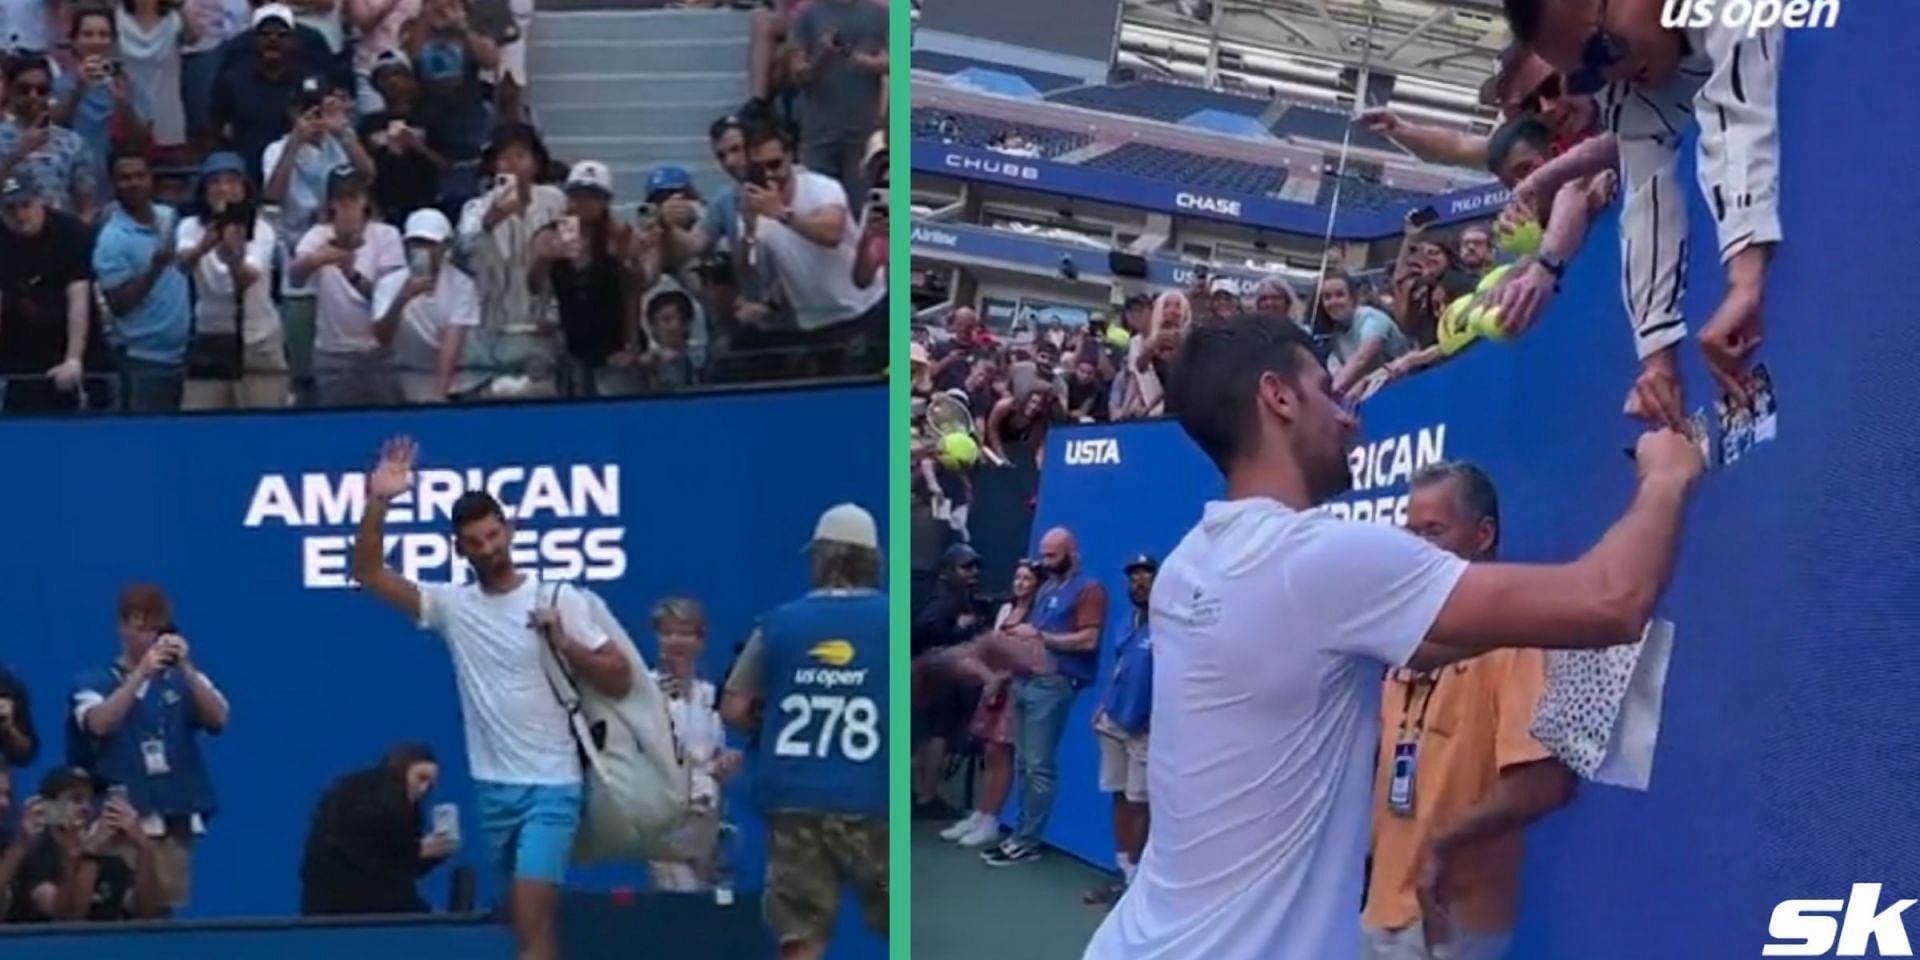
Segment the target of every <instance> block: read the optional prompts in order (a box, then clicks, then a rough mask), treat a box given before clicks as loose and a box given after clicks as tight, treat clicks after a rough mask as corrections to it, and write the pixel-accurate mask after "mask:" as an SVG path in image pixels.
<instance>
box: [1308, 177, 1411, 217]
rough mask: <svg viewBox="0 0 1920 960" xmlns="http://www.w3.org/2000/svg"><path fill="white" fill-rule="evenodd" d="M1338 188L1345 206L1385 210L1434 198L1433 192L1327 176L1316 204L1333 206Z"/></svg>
mask: <svg viewBox="0 0 1920 960" xmlns="http://www.w3.org/2000/svg"><path fill="white" fill-rule="evenodd" d="M1336 188H1337V189H1338V190H1339V191H1340V205H1341V206H1343V207H1367V208H1371V209H1375V210H1384V209H1386V208H1388V207H1397V206H1404V205H1406V204H1409V203H1419V202H1420V201H1422V200H1430V199H1432V195H1431V194H1425V193H1420V192H1417V191H1414V190H1401V189H1398V188H1396V187H1387V186H1382V185H1380V184H1377V183H1373V182H1370V181H1367V180H1361V179H1358V178H1355V177H1327V178H1325V179H1323V180H1321V181H1320V195H1319V196H1317V197H1315V198H1314V201H1313V202H1314V204H1315V205H1316V206H1322V207H1327V206H1332V205H1333V194H1334V190H1335V189H1336Z"/></svg>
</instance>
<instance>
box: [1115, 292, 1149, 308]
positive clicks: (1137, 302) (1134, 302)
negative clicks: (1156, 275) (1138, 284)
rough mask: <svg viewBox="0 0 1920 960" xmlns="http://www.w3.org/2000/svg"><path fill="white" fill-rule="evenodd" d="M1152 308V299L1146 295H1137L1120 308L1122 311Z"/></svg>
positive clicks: (1128, 299) (1129, 298)
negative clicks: (1135, 308)
mask: <svg viewBox="0 0 1920 960" xmlns="http://www.w3.org/2000/svg"><path fill="white" fill-rule="evenodd" d="M1151 306H1153V298H1152V297H1149V296H1147V295H1146V294H1144V293H1136V294H1134V295H1133V296H1131V297H1128V298H1127V302H1126V303H1125V304H1123V305H1122V306H1121V307H1120V309H1122V310H1132V309H1133V308H1134V307H1151Z"/></svg>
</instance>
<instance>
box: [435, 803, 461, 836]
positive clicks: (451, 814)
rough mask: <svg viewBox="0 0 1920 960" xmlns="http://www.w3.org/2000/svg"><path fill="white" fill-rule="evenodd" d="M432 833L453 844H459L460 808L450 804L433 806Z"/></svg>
mask: <svg viewBox="0 0 1920 960" xmlns="http://www.w3.org/2000/svg"><path fill="white" fill-rule="evenodd" d="M433 832H434V833H435V834H436V835H438V836H443V837H446V838H447V839H449V840H452V841H454V842H455V843H458V842H460V807H459V805H457V804H452V803H436V804H434V805H433Z"/></svg>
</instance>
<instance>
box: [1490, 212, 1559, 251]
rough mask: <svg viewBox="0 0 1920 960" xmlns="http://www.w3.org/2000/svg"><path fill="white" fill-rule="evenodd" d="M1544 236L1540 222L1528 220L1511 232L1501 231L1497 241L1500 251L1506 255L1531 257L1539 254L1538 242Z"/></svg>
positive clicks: (1544, 232) (1545, 233) (1544, 231)
mask: <svg viewBox="0 0 1920 960" xmlns="http://www.w3.org/2000/svg"><path fill="white" fill-rule="evenodd" d="M1546 235H1547V232H1546V230H1544V229H1542V228H1541V226H1540V221H1538V220H1528V221H1527V222H1525V223H1523V224H1521V225H1519V226H1517V227H1514V228H1513V229H1512V230H1509V231H1503V232H1502V233H1501V234H1500V236H1499V237H1498V238H1497V240H1498V242H1499V244H1500V249H1501V250H1502V251H1503V252H1505V253H1507V254H1508V255H1510V256H1515V257H1531V256H1533V255H1534V254H1536V253H1539V252H1540V241H1541V240H1542V239H1544V238H1545V237H1546Z"/></svg>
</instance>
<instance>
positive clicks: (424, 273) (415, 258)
mask: <svg viewBox="0 0 1920 960" xmlns="http://www.w3.org/2000/svg"><path fill="white" fill-rule="evenodd" d="M407 273H408V274H410V275H412V276H415V277H421V278H425V277H431V276H433V251H431V250H423V249H421V248H419V247H409V248H407Z"/></svg>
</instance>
